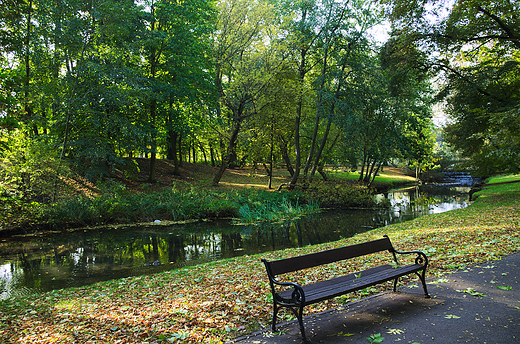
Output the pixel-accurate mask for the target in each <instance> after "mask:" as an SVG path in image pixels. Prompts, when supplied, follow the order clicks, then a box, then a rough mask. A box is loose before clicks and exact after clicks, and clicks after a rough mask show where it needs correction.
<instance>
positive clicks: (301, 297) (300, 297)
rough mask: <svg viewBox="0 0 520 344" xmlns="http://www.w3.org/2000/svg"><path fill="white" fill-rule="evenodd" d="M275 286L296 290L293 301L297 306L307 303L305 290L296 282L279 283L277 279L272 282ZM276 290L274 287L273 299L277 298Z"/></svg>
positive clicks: (292, 296)
mask: <svg viewBox="0 0 520 344" xmlns="http://www.w3.org/2000/svg"><path fill="white" fill-rule="evenodd" d="M272 282H273V284H275V285H279V286H283V287H293V288H294V290H293V292H292V294H291V301H292V302H293V303H295V304H302V303H305V293H304V291H303V288H302V287H301V286H300V285H299V284H298V283H295V282H279V281H277V280H275V279H273V280H272ZM276 295H277V293H276V290H275V288H274V285H273V298H276ZM279 301H280V300H279Z"/></svg>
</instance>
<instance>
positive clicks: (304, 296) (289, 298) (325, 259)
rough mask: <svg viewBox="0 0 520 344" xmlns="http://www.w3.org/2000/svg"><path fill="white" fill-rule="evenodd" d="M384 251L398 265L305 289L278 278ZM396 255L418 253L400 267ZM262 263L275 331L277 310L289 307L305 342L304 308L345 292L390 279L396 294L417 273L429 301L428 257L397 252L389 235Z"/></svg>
mask: <svg viewBox="0 0 520 344" xmlns="http://www.w3.org/2000/svg"><path fill="white" fill-rule="evenodd" d="M381 251H388V252H390V253H391V254H392V256H393V261H394V263H395V264H394V265H390V264H388V265H382V266H378V267H375V268H371V269H367V270H364V271H361V272H356V273H352V274H349V275H345V276H341V277H336V278H333V279H330V280H325V281H320V282H316V283H312V284H308V285H303V286H301V285H299V284H297V283H294V282H283V281H279V280H277V279H276V278H277V276H280V275H284V274H286V273H289V272H295V271H300V270H304V269H308V268H313V267H316V266H320V265H325V264H330V263H334V262H338V261H342V260H347V259H351V258H355V257H361V256H365V255H369V254H372V253H377V252H381ZM397 254H400V255H403V254H416V255H417V256H416V257H415V261H414V264H410V265H399V261H398V258H397ZM262 261H263V262H264V264H265V268H266V269H267V275H268V276H269V283H270V285H271V293H272V295H273V324H272V329H273V332H276V317H277V314H278V310H279V309H280V308H282V307H286V308H289V309H290V310H291V311H292V312H293V313H294V315H296V318H297V319H298V323H299V325H300V330H301V333H302V337H303V339H304V340H305V339H306V337H305V329H304V327H303V308H304V307H305V306H307V305H311V304H314V303H317V302H320V301H324V300H328V299H332V298H335V297H337V296H341V295H343V294H346V293H350V292H354V291H357V290H361V289H365V288H367V287H370V286H373V285H376V284H380V283H383V282H386V281H390V280H394V289H393V290H394V292H395V291H396V288H397V282H398V280H399V277H402V276H405V275H408V274H412V273H416V274H417V275H418V276H419V279H420V280H421V283H422V286H423V289H424V296H425V297H426V298H429V297H430V296H429V294H428V290H427V288H426V281H425V275H426V268H427V266H428V257H426V255H425V254H424V253H423V252H421V251H406V252H402V251H396V250H395V249H394V247H393V246H392V243H391V242H390V238H389V237H388V236H387V235H384V236H383V238H382V239H378V240H373V241H368V242H364V243H361V244H355V245H350V246H345V247H340V248H335V249H331V250H327V251H322V252H317V253H311V254H306V255H302V256H297V257H291V258H286V259H280V260H274V261H267V260H266V259H264V258H262ZM279 289H283V290H279Z"/></svg>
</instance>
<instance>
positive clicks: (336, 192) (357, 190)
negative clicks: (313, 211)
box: [305, 181, 377, 208]
mask: <svg viewBox="0 0 520 344" xmlns="http://www.w3.org/2000/svg"><path fill="white" fill-rule="evenodd" d="M305 193H306V194H307V195H308V197H309V198H310V199H313V200H316V201H317V202H318V204H320V206H321V207H362V208H373V207H376V206H377V204H376V202H375V201H374V199H373V198H372V195H371V191H370V189H368V188H367V187H365V186H361V185H358V184H356V183H351V182H339V181H334V182H324V181H322V182H314V183H312V184H310V185H309V187H308V189H306V190H305Z"/></svg>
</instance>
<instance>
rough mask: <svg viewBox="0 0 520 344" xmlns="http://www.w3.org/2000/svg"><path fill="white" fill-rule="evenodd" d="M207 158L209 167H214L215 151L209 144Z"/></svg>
mask: <svg viewBox="0 0 520 344" xmlns="http://www.w3.org/2000/svg"><path fill="white" fill-rule="evenodd" d="M209 156H210V158H211V167H215V165H216V164H215V150H214V149H213V145H212V144H211V143H210V144H209Z"/></svg>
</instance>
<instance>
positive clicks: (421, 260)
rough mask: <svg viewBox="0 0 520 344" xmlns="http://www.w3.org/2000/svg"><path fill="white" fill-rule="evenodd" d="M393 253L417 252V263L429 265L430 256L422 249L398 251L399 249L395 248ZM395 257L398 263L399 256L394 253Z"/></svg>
mask: <svg viewBox="0 0 520 344" xmlns="http://www.w3.org/2000/svg"><path fill="white" fill-rule="evenodd" d="M393 253H398V254H416V255H417V257H415V264H421V265H424V266H425V267H426V266H428V257H427V256H426V254H424V253H423V252H421V251H397V250H393ZM394 258H395V261H396V263H397V257H396V256H395V254H394Z"/></svg>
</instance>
